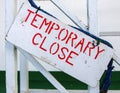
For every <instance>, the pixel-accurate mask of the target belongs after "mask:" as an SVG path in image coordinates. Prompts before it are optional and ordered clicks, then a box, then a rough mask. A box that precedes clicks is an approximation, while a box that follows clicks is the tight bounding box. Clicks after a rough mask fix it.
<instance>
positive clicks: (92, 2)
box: [87, 0, 99, 93]
mask: <svg viewBox="0 0 120 93" xmlns="http://www.w3.org/2000/svg"><path fill="white" fill-rule="evenodd" d="M87 13H88V27H89V32H90V33H92V34H94V35H96V36H98V17H97V0H87ZM88 93H99V81H98V84H97V86H96V87H91V86H88Z"/></svg>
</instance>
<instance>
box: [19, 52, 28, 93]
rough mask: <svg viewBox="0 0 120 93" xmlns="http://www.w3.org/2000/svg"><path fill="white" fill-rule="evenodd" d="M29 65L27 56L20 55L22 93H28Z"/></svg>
mask: <svg viewBox="0 0 120 93" xmlns="http://www.w3.org/2000/svg"><path fill="white" fill-rule="evenodd" d="M28 77H29V76H28V63H27V60H26V58H25V56H24V55H23V54H22V53H20V93H28V91H29V78H28Z"/></svg>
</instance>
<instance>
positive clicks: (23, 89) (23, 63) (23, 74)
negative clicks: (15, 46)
mask: <svg viewBox="0 0 120 93" xmlns="http://www.w3.org/2000/svg"><path fill="white" fill-rule="evenodd" d="M23 2H27V0H17V11H18V10H19V8H20V7H21V5H22V3H23ZM19 62H20V93H28V92H29V74H28V73H29V72H28V62H27V59H26V58H25V56H24V55H23V54H22V53H19Z"/></svg>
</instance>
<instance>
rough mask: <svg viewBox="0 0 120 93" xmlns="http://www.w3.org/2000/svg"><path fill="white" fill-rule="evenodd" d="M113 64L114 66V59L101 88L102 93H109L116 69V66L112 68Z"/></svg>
mask: <svg viewBox="0 0 120 93" xmlns="http://www.w3.org/2000/svg"><path fill="white" fill-rule="evenodd" d="M112 64H113V59H111V61H110V62H109V64H108V67H107V70H106V71H105V77H104V79H103V81H102V84H101V86H100V93H107V91H108V89H109V87H110V85H111V77H112V70H113V68H114V66H112Z"/></svg>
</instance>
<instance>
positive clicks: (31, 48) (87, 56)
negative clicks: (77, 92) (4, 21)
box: [6, 4, 113, 87]
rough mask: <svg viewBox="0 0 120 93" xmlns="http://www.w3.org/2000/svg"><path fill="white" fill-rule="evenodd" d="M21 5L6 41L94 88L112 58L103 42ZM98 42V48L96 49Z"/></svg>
mask: <svg viewBox="0 0 120 93" xmlns="http://www.w3.org/2000/svg"><path fill="white" fill-rule="evenodd" d="M36 11H37V10H36V9H34V8H32V7H31V6H29V5H26V4H24V5H23V6H22V8H21V9H20V11H19V13H18V14H17V16H16V18H15V21H14V22H13V24H12V26H11V28H10V30H9V32H8V34H7V36H6V39H7V40H8V41H9V42H11V43H13V44H14V45H16V46H18V47H20V48H22V49H24V50H25V51H27V52H29V53H30V54H32V55H34V56H36V57H38V58H39V59H40V60H42V61H44V62H47V63H48V64H50V65H52V66H53V67H55V68H58V69H60V70H62V71H63V72H65V73H67V74H69V75H71V76H72V77H74V78H76V79H78V80H80V81H82V82H84V83H86V84H88V85H90V86H93V87H94V86H96V84H97V81H98V80H100V78H101V76H102V74H103V72H104V70H105V69H106V68H107V65H108V63H109V61H110V59H111V57H112V55H113V49H112V48H111V47H110V46H108V45H106V44H105V43H103V40H101V39H99V38H97V37H95V36H93V35H90V34H87V33H86V32H85V31H81V30H79V29H76V28H73V27H71V26H68V25H66V24H64V23H62V22H60V21H59V20H57V19H56V18H54V17H52V16H50V15H49V14H48V13H47V12H44V11H43V10H39V11H38V12H37V13H36ZM95 42H98V43H99V44H98V45H95Z"/></svg>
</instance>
